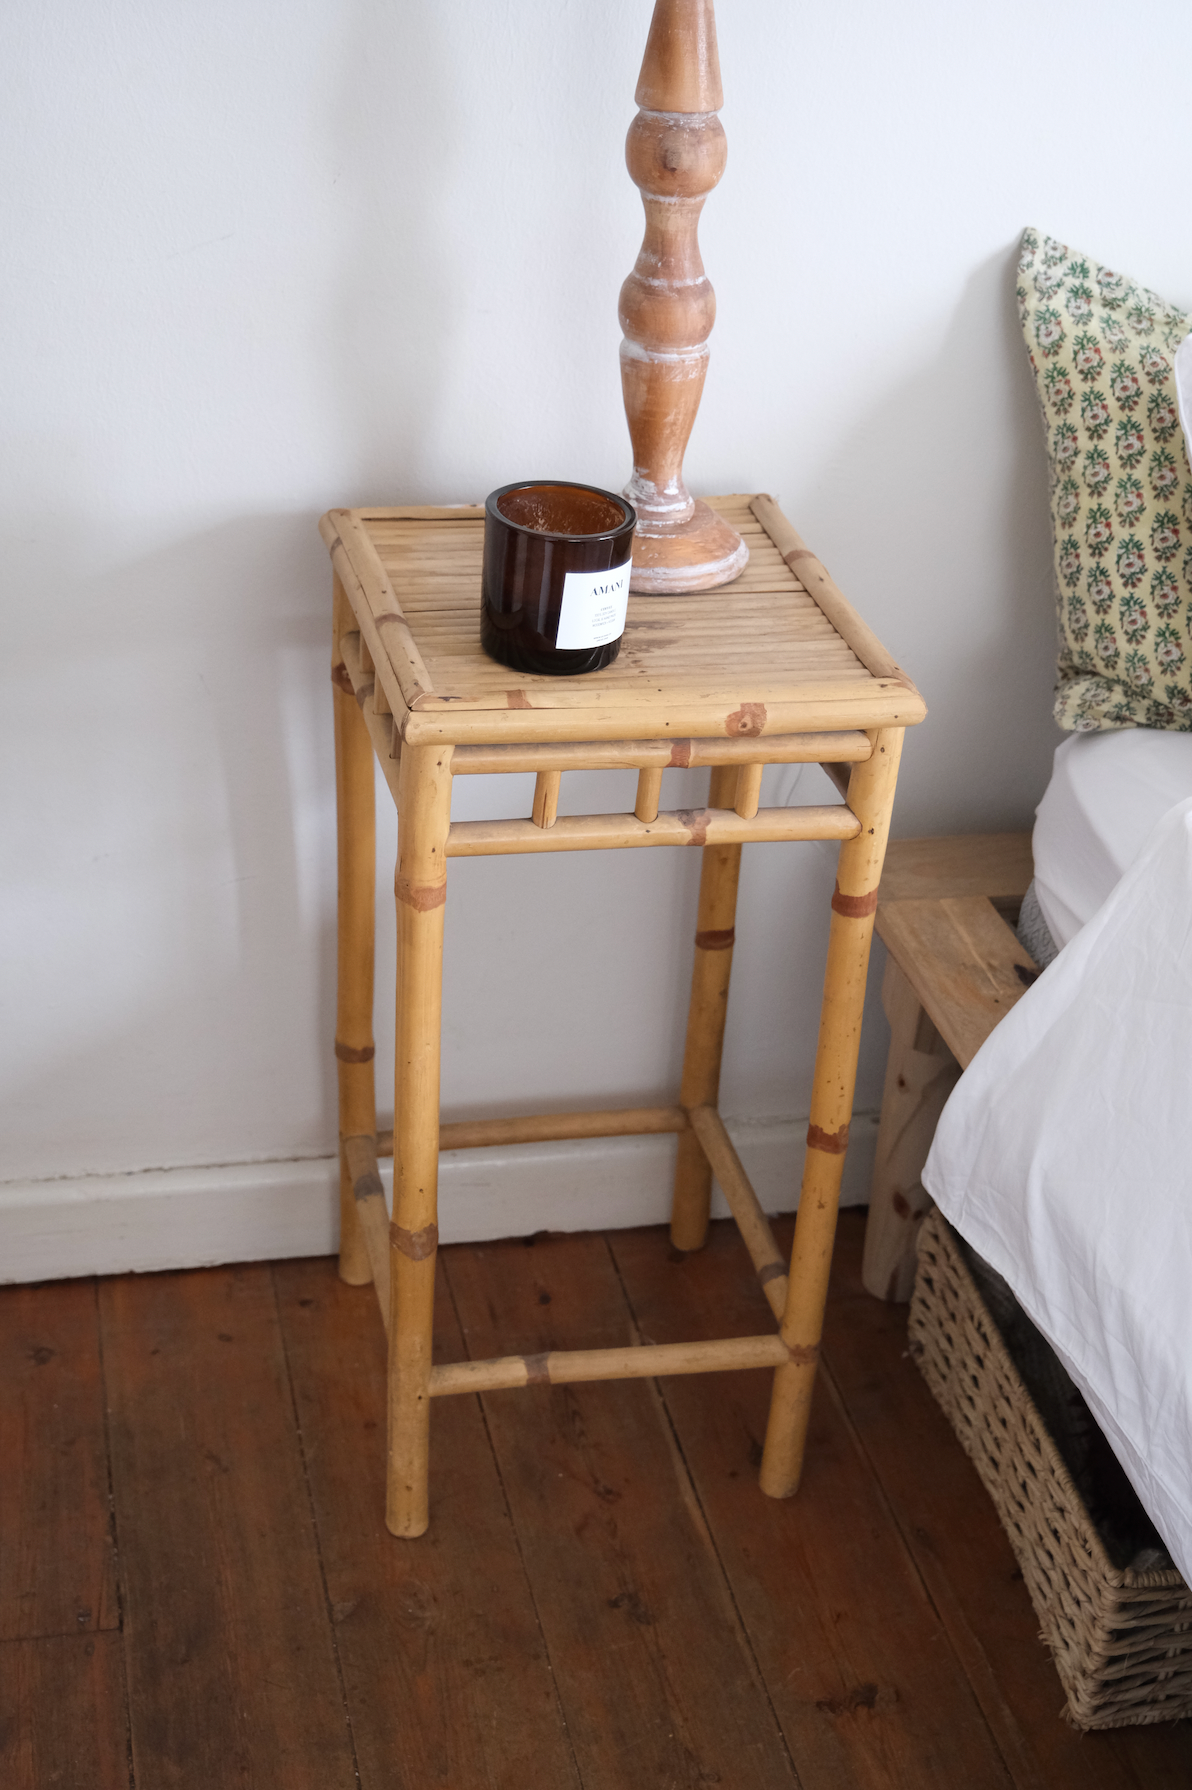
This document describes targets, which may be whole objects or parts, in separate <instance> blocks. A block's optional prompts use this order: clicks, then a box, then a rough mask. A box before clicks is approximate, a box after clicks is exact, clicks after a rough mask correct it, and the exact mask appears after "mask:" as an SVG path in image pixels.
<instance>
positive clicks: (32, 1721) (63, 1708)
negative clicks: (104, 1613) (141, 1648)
mask: <svg viewBox="0 0 1192 1790" xmlns="http://www.w3.org/2000/svg"><path fill="white" fill-rule="evenodd" d="M0 1784H2V1785H3V1786H4V1790H128V1786H129V1756H128V1714H127V1709H126V1706H125V1697H124V1670H123V1659H122V1656H121V1645H120V1635H119V1633H117V1632H113V1631H111V1630H106V1631H104V1632H103V1633H99V1634H78V1635H43V1636H40V1637H39V1638H38V1639H36V1640H31V1641H0Z"/></svg>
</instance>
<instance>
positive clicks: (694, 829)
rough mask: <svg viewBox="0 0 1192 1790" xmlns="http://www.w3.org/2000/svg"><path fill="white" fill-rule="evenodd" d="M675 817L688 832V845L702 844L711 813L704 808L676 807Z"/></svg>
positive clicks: (706, 834)
mask: <svg viewBox="0 0 1192 1790" xmlns="http://www.w3.org/2000/svg"><path fill="white" fill-rule="evenodd" d="M675 818H676V820H677V821H678V822H679V825H680V826H682V827H685V828H686V829H687V833H688V841H687V843H688V844H689V845H703V844H704V842H705V841H706V839H707V837H708V822H709V820H711V818H712V817H711V815H710V814H709V812H708V810H707V809H706V808H676V810H675Z"/></svg>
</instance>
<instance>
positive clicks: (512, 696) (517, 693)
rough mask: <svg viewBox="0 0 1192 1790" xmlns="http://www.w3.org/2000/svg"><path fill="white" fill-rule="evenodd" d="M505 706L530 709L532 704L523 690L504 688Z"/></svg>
mask: <svg viewBox="0 0 1192 1790" xmlns="http://www.w3.org/2000/svg"><path fill="white" fill-rule="evenodd" d="M505 706H506V708H510V709H532V708H533V706H534V704H533V703H532V702H531V701H530V698H529V697H528V696H527V695H526V693H525V691H524V690H506V692H505Z"/></svg>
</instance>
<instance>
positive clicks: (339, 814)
mask: <svg viewBox="0 0 1192 1790" xmlns="http://www.w3.org/2000/svg"><path fill="white" fill-rule="evenodd" d="M355 626H356V622H355V618H354V617H353V615H352V612H351V609H350V607H349V605H348V600H347V597H346V596H345V595H344V589H343V586H342V585H341V583H340V581H339V579H338V578H336V580H335V603H334V624H333V639H332V655H331V678H332V683H333V685H334V696H333V702H334V706H335V812H336V832H337V842H338V858H339V909H338V923H337V941H338V972H337V988H336V1016H335V1055H336V1058H337V1059H338V1063H337V1067H338V1070H339V1272H340V1278H341V1279H342V1280H346V1281H347V1283H348V1285H349V1286H354V1287H355V1286H364V1285H366V1284H367V1282H368V1281H370V1280H371V1279H372V1270H371V1269H370V1267H369V1264H368V1255H367V1252H366V1250H365V1247H364V1238H363V1236H362V1235H361V1231H360V1225H359V1222H358V1220H357V1218H356V1201H355V1198H354V1196H353V1193H352V1177H351V1174H350V1172H349V1169H348V1162H347V1157H346V1155H345V1153H344V1140H345V1139H346V1138H350V1137H372V1136H373V1135H374V1134H375V1132H376V1129H377V1104H376V1099H377V1097H376V1087H375V1084H374V1081H373V1034H372V1011H373V941H374V936H375V915H374V908H375V901H376V898H375V887H376V800H375V795H374V789H373V749H372V741H371V740H370V739H369V737H368V729H367V728H366V727H365V724H364V718H363V716H362V715H361V713H360V710H359V709H358V707H357V706H356V698H355V696H354V694H353V692H352V684H351V680H350V679H349V677H348V674H347V671H346V670H345V668H344V664H343V659H342V657H341V656H340V649H339V642H340V636H341V635H342V634H344V633H345V632H348V631H350V630H351V629H353V628H355Z"/></svg>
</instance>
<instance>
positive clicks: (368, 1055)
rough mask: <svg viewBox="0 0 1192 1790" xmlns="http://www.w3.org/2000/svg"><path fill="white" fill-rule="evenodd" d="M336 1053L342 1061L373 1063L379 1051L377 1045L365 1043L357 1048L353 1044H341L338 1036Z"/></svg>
mask: <svg viewBox="0 0 1192 1790" xmlns="http://www.w3.org/2000/svg"><path fill="white" fill-rule="evenodd" d="M335 1054H336V1056H337V1057H338V1058H339V1060H340V1062H341V1063H371V1062H372V1060H373V1058H374V1057H375V1056H376V1054H377V1053H376V1046H375V1045H372V1044H365V1045H363V1046H362V1047H361V1048H360V1049H359V1050H357V1049H356V1048H355V1047H354V1046H353V1045H351V1044H341V1043H340V1041H339V1039H338V1038H337V1039H336V1040H335Z"/></svg>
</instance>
